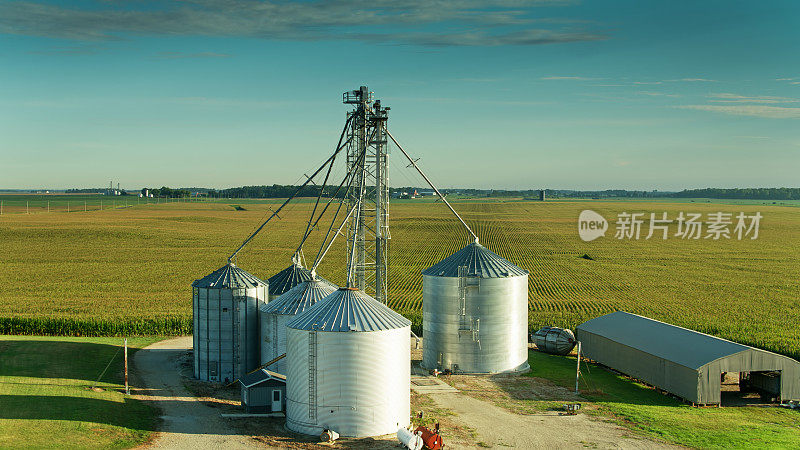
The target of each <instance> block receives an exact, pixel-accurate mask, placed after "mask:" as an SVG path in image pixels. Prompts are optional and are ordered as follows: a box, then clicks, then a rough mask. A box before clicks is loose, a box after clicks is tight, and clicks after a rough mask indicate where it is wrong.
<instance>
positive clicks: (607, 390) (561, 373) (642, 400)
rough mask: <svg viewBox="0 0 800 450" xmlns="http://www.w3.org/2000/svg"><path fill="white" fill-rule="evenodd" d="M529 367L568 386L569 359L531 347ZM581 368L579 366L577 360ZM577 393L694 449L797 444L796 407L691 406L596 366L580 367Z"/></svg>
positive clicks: (633, 424)
mask: <svg viewBox="0 0 800 450" xmlns="http://www.w3.org/2000/svg"><path fill="white" fill-rule="evenodd" d="M529 361H530V364H531V368H532V371H531V372H530V373H529V374H527V376H531V377H538V378H545V379H548V380H551V381H552V382H554V383H555V384H558V385H561V386H564V387H569V388H572V389H574V386H575V357H574V356H567V357H564V356H555V355H547V354H544V353H540V352H536V351H531V352H530V356H529ZM582 366H583V364H582ZM581 372H582V376H583V379H582V380H581V385H580V390H581V396H582V397H583V398H586V399H587V400H589V401H590V402H592V403H593V404H596V405H597V406H598V411H599V413H600V414H603V415H607V416H610V417H612V418H613V419H614V420H615V421H617V422H618V423H620V424H621V425H624V426H627V427H628V428H631V429H633V430H637V431H640V432H643V433H644V434H646V435H649V436H653V437H657V438H660V439H663V440H665V441H669V442H674V443H676V444H681V445H685V446H689V447H695V448H765V447H767V448H797V446H798V443H800V411H797V410H789V409H784V408H764V407H757V406H752V407H723V408H695V407H692V406H689V405H687V404H684V403H682V402H681V401H680V400H677V399H674V398H672V397H668V396H666V395H663V394H660V393H658V392H657V391H656V390H655V389H652V388H650V387H647V386H645V385H642V384H639V383H636V382H632V381H630V380H629V379H627V378H625V377H622V376H619V375H616V374H613V373H611V372H609V371H606V370H604V369H602V368H601V367H600V366H596V365H589V366H588V367H584V368H583V369H582V370H581Z"/></svg>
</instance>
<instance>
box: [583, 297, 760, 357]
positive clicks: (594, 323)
mask: <svg viewBox="0 0 800 450" xmlns="http://www.w3.org/2000/svg"><path fill="white" fill-rule="evenodd" d="M577 330H578V332H581V331H584V332H588V333H592V334H595V335H598V336H602V337H604V338H607V339H610V340H612V341H614V342H617V343H620V344H623V345H626V346H628V347H632V348H635V349H637V350H640V351H642V352H645V353H648V354H651V355H653V356H657V357H659V358H663V359H665V360H668V361H672V362H674V363H677V364H680V365H682V366H685V367H688V368H691V369H699V368H700V367H702V366H704V365H706V364H708V363H710V362H712V361H715V360H717V359H720V358H724V357H726V356H730V355H733V354H736V353H740V352H742V351H745V350H750V349H753V347H748V346H746V345H742V344H737V343H736V342H731V341H728V340H725V339H722V338H718V337H715V336H711V335H708V334H704V333H700V332H699V331H694V330H689V329H686V328H681V327H679V326H675V325H670V324H668V323H664V322H659V321H658V320H654V319H650V318H647V317H643V316H639V315H636V314H631V313H628V312H624V311H617V312H613V313H610V314H606V315H604V316H600V317H597V318H594V319H591V320H589V321H586V322H584V323H582V324H580V325H578V327H577ZM753 350H757V349H753Z"/></svg>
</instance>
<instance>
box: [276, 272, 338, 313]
mask: <svg viewBox="0 0 800 450" xmlns="http://www.w3.org/2000/svg"><path fill="white" fill-rule="evenodd" d="M336 289H338V287H337V286H334V285H333V284H332V283H330V282H326V281H320V280H310V281H303V282H302V283H300V284H298V285H297V286H295V287H293V288H291V289H289V290H288V291H286V292H284V293H283V294H281V296H280V297H278V298H276V299H275V300H273V301H271V302H269V303H267V304H265V305H263V306H261V312H263V313H266V314H281V315H295V314H298V313H301V312H303V311H305V310H306V309H308V308H310V307H311V305H313V304H315V303H317V302H318V301H320V300H322V299H323V298H325V297H327V296H328V295H330V294H332V293H333V292H334V291H336Z"/></svg>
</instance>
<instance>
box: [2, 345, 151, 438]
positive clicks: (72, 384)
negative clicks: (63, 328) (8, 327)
mask: <svg viewBox="0 0 800 450" xmlns="http://www.w3.org/2000/svg"><path fill="white" fill-rule="evenodd" d="M157 340H159V338H133V339H129V340H128V345H129V349H128V357H129V359H130V358H131V357H132V354H133V353H135V351H136V349H137V348H141V347H144V346H146V345H148V344H150V343H152V342H155V341H157ZM121 345H122V339H121V338H79V337H76V338H61V337H50V336H0V448H46V447H47V448H50V447H59V448H123V447H133V446H135V445H138V444H140V443H142V442H145V441H146V440H147V439H148V438H149V436H150V434H151V433H152V432H153V431H154V430H155V429H156V428H155V427H156V425H157V415H158V414H157V411H156V410H155V409H153V408H152V407H150V406H148V405H146V404H145V403H143V402H141V401H138V400H134V399H131V398H127V397H126V396H125V395H124V393H123V385H122V383H123V378H122V373H123V372H122V367H123V362H122V351H119V353H117V351H118V350H119V348H120V347H121ZM112 357H114V359H113V362H112V363H111V365H110V367H109V368H108V371H106V373H105V375H103V377H102V378H101V379H100V382H98V383H97V387H98V388H100V389H97V390H93V389H92V386H93V384H94V382H95V380H97V378H98V377H99V376H100V374H101V373H102V372H103V369H104V368H105V367H106V365H107V364H108V363H109V361H110V360H111V359H112Z"/></svg>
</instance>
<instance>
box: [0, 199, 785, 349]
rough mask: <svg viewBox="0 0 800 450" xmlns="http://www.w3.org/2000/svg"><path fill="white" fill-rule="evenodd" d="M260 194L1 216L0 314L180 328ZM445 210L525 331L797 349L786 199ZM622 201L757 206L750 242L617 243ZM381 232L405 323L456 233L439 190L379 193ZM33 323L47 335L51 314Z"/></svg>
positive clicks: (256, 211) (271, 269)
mask: <svg viewBox="0 0 800 450" xmlns="http://www.w3.org/2000/svg"><path fill="white" fill-rule="evenodd" d="M274 207H275V206H274V204H270V203H267V202H261V203H259V202H248V203H247V204H246V205H245V208H244V210H236V209H234V208H232V207H231V206H230V205H229V204H226V203H221V202H220V203H170V204H159V205H150V206H147V207H133V208H128V209H120V210H105V211H89V212H87V213H85V214H31V215H25V214H17V215H3V216H2V217H0V258H2V260H0V262H2V266H3V270H2V271H0V317H5V318H15V319H17V320H18V319H20V318H25V319H26V320H27V319H36V320H44V319H48V320H49V319H59V320H62V319H63V320H73V321H76V322H75V323H76V324H77V323H78V322H81V323H85V324H83V325H75V327H78V329H82V328H80V327H86V329H93V330H104V329H108V328H103V327H101V326H98V325H92V324H91V323H90V322H91V321H93V320H95V321H106V322H104V323H109V324H110V323H114V324H117V325H115V326H117V328H114V329H110V331H109V332H110V333H118V332H120V331H118V330H122V331H121V332H128V331H130V332H134V333H136V328H135V327H133V328H126V327H130V325H124V324H126V323H138V322H136V321H137V320H140V319H152V320H156V321H159V320H167V319H168V318H176V317H177V318H178V322H175V323H174V325H169V326H166V325H165V326H164V327H162V328H159V327H161V325H142V326H141V332H142V333H144V334H146V333H148V332H150V331H148V330H150V329H149V328H148V327H150V326H153V327H155V329H156V331H155V332H156V333H162V332H163V333H167V334H169V333H171V332H169V331H167V329H169V328H170V327H173V329H174V330H185V328H184V327H185V326H186V325H185V324H188V323H189V322H188V320H189V318H190V317H191V288H190V285H191V282H192V281H193V280H195V279H197V278H200V277H202V276H204V275H206V274H207V273H209V272H211V271H212V270H214V269H216V268H218V267H220V266H221V265H223V264H224V263H225V261H226V258H227V256H228V255H229V254H230V252H231V251H232V250H233V249H235V248H236V247H237V246H238V245H239V244H240V243H241V242H242V240H243V239H244V238H245V237H246V236H247V235H248V234H249V233H250V232H252V230H253V229H254V228H255V227H256V226H257V225H258V224H259V223H260V221H261V220H263V219H264V218H265V216H267V215H268V214H270V213H271V212H270V211H271V210H270V208H273V209H274ZM310 208H311V205H310V204H309V203H302V202H301V203H298V204H294V205H291V207H290V208H288V209H287V210H286V211H285V212H284V213H283V214H281V219H280V220H275V221H273V222H271V223H270V224H269V225H268V226H267V228H265V230H264V231H263V232H262V233H261V234H260V235H259V236H258V237H257V238H256V239H254V240H253V242H252V243H251V244H250V245H249V246H248V247H246V248H245V250H243V251H242V253H241V254H240V255H239V256H238V257H237V261H236V262H237V264H239V265H240V266H241V267H242V268H244V269H245V270H248V271H250V272H251V273H253V274H254V275H256V276H259V277H261V278H263V279H266V278H268V277H269V276H271V275H272V274H274V273H276V272H278V271H279V270H281V269H283V268H284V267H286V266H287V265H289V264H290V260H289V258H290V256H291V254H292V253H293V251H294V249H295V247H296V246H297V243H298V242H299V240H300V236H301V234H302V232H303V230H304V229H305V223H306V221H307V220H308V218H307V214H308V213H309V211H310ZM456 208H457V209H458V210H459V212H460V213H461V214H462V216H463V217H464V219H465V220H466V221H467V223H469V225H470V226H471V227H472V228H473V230H474V231H475V232H476V233H477V234H478V235H479V237H480V240H481V243H482V244H483V245H485V246H486V247H488V248H489V249H490V250H492V251H494V252H496V253H498V254H500V255H501V256H503V257H505V258H507V259H509V260H510V261H512V262H514V263H515V264H517V265H519V266H520V267H522V268H524V269H526V270H528V271H529V272H530V277H529V301H530V314H529V324H530V327H531V329H534V328H537V327H539V326H543V325H558V326H566V327H575V326H576V325H577V324H579V323H581V322H582V321H584V320H587V319H590V318H592V317H596V316H598V315H601V314H604V313H607V312H611V311H615V310H626V311H630V312H634V313H638V314H643V315H646V316H649V317H653V318H656V319H659V320H665V321H668V322H671V323H675V324H677V325H680V326H685V327H688V328H693V329H697V330H700V331H704V332H709V333H712V334H715V335H719V336H722V337H724V338H728V339H732V340H736V341H739V342H743V343H746V344H751V345H755V346H758V347H762V348H765V349H769V350H774V351H779V352H781V353H784V354H787V355H792V356H800V355H798V350H797V349H798V348H800V332H798V331H797V330H798V325H800V305H798V303H797V298H798V297H800V285H798V283H797V282H796V281H795V278H796V277H795V275H796V274H797V273H798V269H800V262H798V260H797V257H796V255H797V254H798V251H800V248H798V247H800V209H797V208H789V207H779V206H768V205H744V204H741V205H727V204H715V203H703V204H694V203H674V202H664V203H647V202H592V201H584V202H579V201H570V202H552V203H551V202H545V203H540V202H519V201H509V202H491V203H480V202H474V201H470V202H458V203H456ZM583 209H592V210H594V211H597V212H598V213H600V214H602V215H603V216H605V217H606V218H608V219H609V220H610V221H611V223H610V225H611V227H612V228H611V229H610V230H609V232H608V233H607V236H606V237H604V238H600V239H598V240H596V241H593V242H583V241H581V240H580V239H579V238H578V235H577V217H578V214H579V213H580V211H581V210H583ZM622 211H627V212H644V213H648V214H649V213H650V212H656V213H660V212H663V211H666V212H667V213H668V214H669V216H670V217H675V216H676V215H677V213H678V212H680V211H686V212H699V213H702V214H707V213H709V212H714V211H725V212H731V213H737V212H739V211H743V212H745V213H747V214H753V213H755V212H761V214H762V215H763V216H764V219H763V220H762V223H761V230H760V235H759V238H758V239H756V240H750V239H746V240H741V241H739V240H720V241H713V240H706V239H700V240H682V239H679V238H674V237H671V238H669V239H667V240H661V239H657V240H655V239H654V240H644V239H640V240H627V239H625V240H618V239H614V238H613V227H614V224H613V219H614V218H615V217H616V215H617V214H618V213H620V212H622ZM321 229H323V230H325V229H327V226H325V227H324V228H323V227H321ZM390 230H391V241H390V264H391V269H390V276H389V284H390V292H389V302H388V303H389V305H390V306H391V307H393V308H394V309H396V310H398V311H400V312H402V313H404V314H406V315H408V316H410V317H412V318H413V320H415V321H416V322H419V321H420V312H421V309H422V276H421V274H420V273H421V271H422V270H424V269H426V268H427V267H430V266H432V265H434V264H435V263H437V262H438V261H440V260H441V259H443V258H445V257H447V256H449V255H450V254H452V253H453V252H455V251H457V250H459V249H461V248H462V247H463V246H464V245H466V244H468V243H469V242H471V239H470V238H469V236H468V234H467V233H466V232H465V231H464V230H463V228H462V227H461V225H460V224H459V223H458V222H457V221H455V220H454V219H453V218H452V216H451V215H450V212H449V211H448V210H447V209H446V207H445V206H444V205H442V204H441V203H413V202H402V203H399V202H398V203H396V204H394V203H393V204H392V208H391V211H390ZM320 235H321V233H315V234H314V235H312V237H311V238H310V239H309V241H308V242H307V244H306V245H305V248H304V254H305V257H306V262H307V264H311V262H312V261H313V259H314V256H315V255H316V254H317V251H318V249H319V246H320V243H321V236H320ZM584 256H585V257H584ZM344 259H345V258H344V243H343V242H342V241H341V240H339V241H337V242H336V244H335V245H334V248H333V249H332V250H331V251H330V253H329V255H328V257H327V258H326V259H325V261H323V263H322V264H321V265H320V267H319V269H318V272H319V274H320V275H322V276H324V277H325V278H328V279H329V280H331V281H333V282H336V283H339V284H341V283H343V282H344ZM170 320H172V319H170ZM183 321H186V322H183ZM0 323H2V322H0ZM5 323H7V322H5ZM30 323H31V324H35V323H36V322H30ZM43 323H44V322H43ZM48 323H49V322H48ZM53 323H57V322H53ZM62 323H64V324H66V323H68V322H62ZM98 323H100V322H98ZM153 323H161V322H153ZM165 323H166V322H165ZM5 326H6V328H5V329H8V326H7V325H5ZM42 326H44V325H42ZM63 326H64V327H66V328H67V329H69V327H70V326H69V325H63ZM104 326H105V325H104ZM109 326H110V325H109ZM415 326H416V325H415ZM28 327H29V329H35V328H36V327H35V326H34V325H29V326H28ZM30 327H33V328H30ZM48 327H49V328H48V330H54V331H53V334H60V332H59V330H60V329H59V328H58V326H55V325H48ZM159 330H164V331H159ZM101 332H103V331H94V333H101ZM64 334H69V333H67V332H66V331H64Z"/></svg>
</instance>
